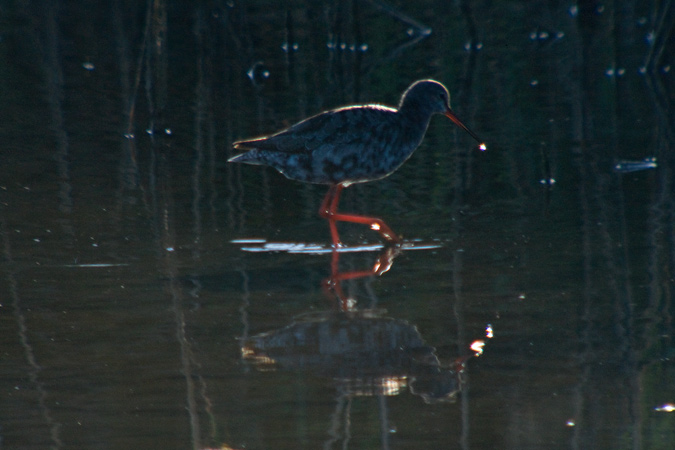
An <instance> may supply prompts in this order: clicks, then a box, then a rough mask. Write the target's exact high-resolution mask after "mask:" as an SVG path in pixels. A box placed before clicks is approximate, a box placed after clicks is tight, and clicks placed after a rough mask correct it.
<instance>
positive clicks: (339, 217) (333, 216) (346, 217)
mask: <svg viewBox="0 0 675 450" xmlns="http://www.w3.org/2000/svg"><path fill="white" fill-rule="evenodd" d="M343 188H344V186H343V185H341V184H334V185H332V186H331V187H330V188H329V189H328V193H327V194H326V197H324V199H323V202H322V203H321V208H320V209H319V215H320V216H321V217H324V218H326V219H328V221H329V222H328V224H329V226H330V231H331V236H332V238H333V245H334V246H336V245H337V244H339V236H338V234H337V226H336V225H335V222H338V221H340V222H353V223H361V224H364V225H368V226H369V227H370V229H371V230H375V231H377V232H379V233H380V234H381V235H382V237H383V238H385V239H386V240H387V241H389V242H394V243H396V244H400V243H401V238H400V237H399V236H398V235H397V234H396V233H394V231H393V230H392V229H391V228H389V226H388V225H387V224H386V223H384V221H383V220H382V219H378V218H377V217H368V216H360V215H358V214H347V213H338V212H337V206H338V203H339V202H340V193H341V192H342V189H343Z"/></svg>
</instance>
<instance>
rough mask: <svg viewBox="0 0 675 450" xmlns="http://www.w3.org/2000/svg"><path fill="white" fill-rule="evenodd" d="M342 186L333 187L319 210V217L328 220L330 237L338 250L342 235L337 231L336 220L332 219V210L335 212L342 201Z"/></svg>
mask: <svg viewBox="0 0 675 450" xmlns="http://www.w3.org/2000/svg"><path fill="white" fill-rule="evenodd" d="M341 190H342V186H341V185H339V184H334V185H332V186H331V187H330V188H329V189H328V192H326V196H325V197H324V199H323V202H321V207H320V208H319V215H320V216H321V217H323V218H325V219H328V226H329V227H330V236H331V239H332V240H333V248H338V247H339V246H340V235H339V234H338V231H337V225H336V224H335V222H336V221H335V219H333V218H332V213H331V210H333V211H334V210H335V208H336V207H337V203H338V202H339V201H340V191H341Z"/></svg>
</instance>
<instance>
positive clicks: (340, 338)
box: [241, 246, 474, 403]
mask: <svg viewBox="0 0 675 450" xmlns="http://www.w3.org/2000/svg"><path fill="white" fill-rule="evenodd" d="M401 252H402V249H401V247H399V246H390V247H385V248H383V249H382V251H381V253H380V254H379V255H378V257H377V259H376V261H375V263H374V264H373V265H372V266H371V267H370V268H366V269H363V270H355V271H348V272H342V271H340V256H341V252H340V251H338V249H336V248H333V250H332V253H331V271H330V276H329V277H328V278H326V279H325V280H323V281H322V287H323V290H324V292H325V293H326V294H327V295H328V296H329V299H330V301H331V302H334V304H335V305H336V307H335V308H332V309H329V310H326V311H322V312H316V313H308V314H303V315H300V316H297V317H295V318H294V319H293V320H292V321H291V322H290V323H289V324H288V325H286V326H284V327H282V328H279V329H276V330H271V331H268V332H265V333H262V334H258V335H255V336H252V337H248V338H246V339H243V340H242V343H241V352H242V356H243V358H244V359H245V360H248V361H250V362H251V363H253V364H255V365H257V366H258V368H259V369H260V370H269V369H282V370H283V369H286V370H303V371H308V372H312V373H314V374H317V375H320V376H325V377H327V378H330V379H331V380H332V381H333V383H334V385H335V387H336V388H337V389H338V391H339V393H340V394H341V395H346V396H392V395H398V394H399V393H401V392H402V391H403V390H405V389H406V388H407V389H408V390H409V391H410V392H411V393H412V394H414V395H416V396H419V397H421V398H422V399H423V400H424V401H425V402H427V403H437V402H448V401H454V400H455V398H456V396H457V393H458V392H460V390H461V386H462V378H463V376H462V374H463V372H464V369H465V363H466V361H467V360H468V359H470V358H471V357H472V356H473V355H474V354H473V353H472V354H468V355H462V356H459V357H458V358H455V359H453V360H452V361H449V362H443V361H441V360H440V359H439V358H438V356H437V355H436V349H435V348H434V347H432V346H430V345H428V344H426V343H425V341H424V338H423V337H422V335H421V334H420V332H419V330H418V329H417V327H416V326H415V325H414V324H411V323H409V322H407V321H405V320H401V319H396V318H393V317H390V316H388V315H387V313H386V311H385V310H382V309H370V308H364V309H359V308H358V307H357V301H356V299H355V298H352V297H349V296H347V295H346V294H345V292H344V289H343V287H342V283H343V282H344V281H346V280H355V279H359V278H365V277H372V276H379V275H382V274H383V273H385V272H387V271H388V270H389V269H390V268H391V267H392V265H393V263H394V259H395V258H396V257H397V256H398V255H399V254H400V253H401Z"/></svg>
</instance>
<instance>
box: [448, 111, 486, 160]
mask: <svg viewBox="0 0 675 450" xmlns="http://www.w3.org/2000/svg"><path fill="white" fill-rule="evenodd" d="M445 117H447V118H448V119H450V120H452V121H453V122H455V125H457V126H458V127H460V128H461V129H462V130H464V131H466V132H467V133H469V134H470V135H471V137H472V138H474V139H475V140H476V141H477V142H478V148H479V149H481V150H486V149H487V146H486V145H485V142H483V140H482V139H481V138H479V137H478V136H477V135H476V133H474V132H473V131H471V130H470V129H469V127H467V126H466V125H464V123H462V121H461V120H459V118H458V117H457V116H456V115H455V113H454V112H452V110H451V109H450V108H448V110H447V111H446V112H445Z"/></svg>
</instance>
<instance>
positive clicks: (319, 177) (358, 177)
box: [229, 80, 486, 247]
mask: <svg viewBox="0 0 675 450" xmlns="http://www.w3.org/2000/svg"><path fill="white" fill-rule="evenodd" d="M434 114H443V115H445V116H446V117H448V118H449V119H450V120H452V121H453V122H454V123H455V124H456V125H457V126H459V127H460V128H462V129H463V130H464V131H466V132H467V133H469V134H470V135H471V137H473V138H474V139H475V140H476V141H478V143H479V148H480V150H485V149H486V147H485V144H484V143H483V141H482V140H481V139H479V138H478V136H476V134H475V133H474V132H473V131H471V130H470V129H469V128H467V126H466V125H464V124H463V123H462V121H461V120H459V119H458V118H457V116H456V115H455V114H454V112H453V111H452V110H451V109H450V94H449V93H448V90H447V89H446V88H445V86H443V85H442V84H441V83H439V82H437V81H433V80H420V81H416V82H415V83H413V84H412V85H411V86H410V87H409V88H408V89H407V90H406V91H405V93H404V94H403V96H402V97H401V102H400V103H399V106H398V109H394V108H390V107H387V106H382V105H358V106H348V107H344V108H339V109H334V110H331V111H326V112H323V113H321V114H318V115H316V116H313V117H310V118H308V119H305V120H303V121H302V122H299V123H297V124H295V125H293V126H291V127H289V128H287V129H285V130H282V131H279V132H278V133H276V134H273V135H271V136H265V137H260V138H256V139H251V140H246V141H238V142H235V143H234V144H233V146H234V148H235V149H237V150H248V151H247V152H246V153H242V154H240V155H237V156H234V157H232V158H230V159H229V162H241V163H246V164H262V165H268V166H272V167H274V168H275V169H277V170H278V171H279V172H281V173H282V174H284V175H285V176H286V177H287V178H290V179H292V180H297V181H304V182H306V183H317V184H327V185H329V186H330V188H329V190H328V193H327V194H326V197H325V198H324V200H323V202H322V203H321V208H320V209H319V214H320V215H321V216H322V217H324V218H326V219H328V220H329V225H330V230H331V237H332V239H333V245H334V246H335V247H337V246H338V245H339V244H340V241H339V235H338V233H337V227H336V222H337V221H343V222H356V223H361V224H366V225H369V226H370V228H371V229H373V230H376V231H378V232H379V233H380V234H381V235H382V236H383V237H384V238H385V239H386V240H387V241H390V242H394V243H400V242H401V238H400V237H399V236H398V235H396V234H395V233H394V232H393V231H392V230H391V228H389V226H387V225H386V224H385V223H384V221H382V220H381V219H378V218H376V217H368V216H361V215H356V214H346V213H340V212H338V211H337V206H338V203H339V200H340V192H341V191H342V189H343V188H344V187H347V186H349V185H351V184H355V183H365V182H366V181H374V180H379V179H381V178H384V177H386V176H388V175H390V174H391V173H393V172H394V171H395V170H396V169H398V168H399V167H400V166H401V165H402V164H403V163H404V162H405V161H406V160H407V159H408V158H409V157H410V155H412V153H413V152H414V151H415V149H416V148H417V147H418V146H419V145H420V143H421V142H422V139H423V138H424V134H425V133H426V130H427V127H428V126H429V121H430V119H431V116H432V115H434Z"/></svg>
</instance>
